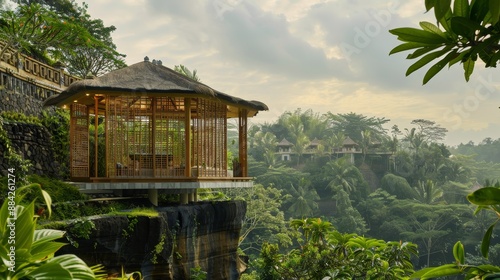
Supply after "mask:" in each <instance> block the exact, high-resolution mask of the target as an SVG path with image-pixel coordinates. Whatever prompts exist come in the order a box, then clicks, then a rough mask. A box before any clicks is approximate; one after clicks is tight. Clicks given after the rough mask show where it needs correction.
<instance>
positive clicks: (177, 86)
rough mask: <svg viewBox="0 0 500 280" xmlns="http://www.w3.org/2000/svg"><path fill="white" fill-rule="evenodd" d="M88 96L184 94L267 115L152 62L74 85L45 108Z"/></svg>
mask: <svg viewBox="0 0 500 280" xmlns="http://www.w3.org/2000/svg"><path fill="white" fill-rule="evenodd" d="M89 92H100V93H102V92H114V93H120V94H124V95H127V94H148V95H152V96H154V95H156V94H158V95H161V94H169V93H175V94H182V95H186V96H189V95H198V96H199V95H202V96H207V97H215V98H218V99H220V100H223V101H225V102H228V103H230V104H232V105H235V106H238V107H249V108H250V109H252V110H255V111H266V110H268V107H267V106H266V105H265V104H264V103H262V102H259V101H248V100H244V99H241V98H237V97H233V96H230V95H227V94H225V93H222V92H220V91H217V90H215V89H213V88H211V87H209V86H207V85H205V84H202V83H200V82H196V81H194V80H192V79H190V78H188V77H186V76H184V75H182V74H179V73H177V72H175V71H174V70H172V69H170V68H167V67H165V66H162V65H159V64H155V63H151V62H149V61H143V62H139V63H136V64H133V65H130V66H128V67H125V68H122V69H118V70H115V71H112V72H109V73H107V74H105V75H103V76H101V77H98V78H95V79H85V80H80V81H77V82H74V83H72V84H71V85H70V86H69V87H68V88H67V89H66V90H65V91H63V92H62V93H60V94H59V95H55V96H52V97H50V98H48V99H47V100H46V101H45V104H44V106H52V105H56V106H61V105H65V104H70V103H71V102H73V99H75V97H77V96H81V95H82V94H84V93H89Z"/></svg>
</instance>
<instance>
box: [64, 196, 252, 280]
mask: <svg viewBox="0 0 500 280" xmlns="http://www.w3.org/2000/svg"><path fill="white" fill-rule="evenodd" d="M158 211H159V215H158V217H147V216H132V215H129V216H126V215H118V216H100V217H91V218H90V219H91V220H92V221H93V223H94V224H95V229H94V230H93V231H92V232H91V234H90V238H89V239H84V238H79V239H78V238H73V239H74V240H75V241H76V242H77V243H78V244H79V246H78V248H75V247H74V246H71V245H67V246H65V247H63V248H62V249H61V250H60V251H59V252H58V254H67V253H72V254H76V255H78V256H79V257H80V258H82V259H83V260H84V261H86V262H87V264H89V265H95V264H103V265H104V266H105V267H106V268H107V269H112V270H115V271H117V272H119V271H121V267H124V268H125V270H126V271H127V272H132V271H140V272H141V273H142V275H143V277H144V279H147V280H151V279H189V278H190V275H191V269H195V268H199V269H201V271H204V272H206V273H207V279H239V275H240V273H241V272H242V269H243V268H244V265H243V264H242V262H241V261H240V259H239V257H238V254H237V248H238V239H239V234H240V229H241V226H242V221H243V219H244V216H245V213H246V203H245V202H244V201H228V202H205V203H196V204H190V205H179V206H175V207H174V206H173V207H160V208H158ZM68 232H70V235H71V233H72V232H76V231H75V230H74V229H71V227H70V228H68Z"/></svg>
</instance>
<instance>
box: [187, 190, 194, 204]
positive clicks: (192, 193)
mask: <svg viewBox="0 0 500 280" xmlns="http://www.w3.org/2000/svg"><path fill="white" fill-rule="evenodd" d="M188 200H189V202H193V201H194V192H189V194H188Z"/></svg>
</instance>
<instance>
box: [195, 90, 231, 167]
mask: <svg viewBox="0 0 500 280" xmlns="http://www.w3.org/2000/svg"><path fill="white" fill-rule="evenodd" d="M194 104H195V107H196V115H195V116H194V119H193V162H192V166H193V169H194V170H193V171H194V172H193V175H195V176H196V175H197V176H198V177H227V152H226V150H227V140H226V138H227V137H226V136H227V135H226V134H227V119H226V115H227V113H226V106H225V105H224V104H221V103H219V102H216V101H211V100H206V99H201V98H198V99H197V100H195V102H194Z"/></svg>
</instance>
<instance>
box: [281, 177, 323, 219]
mask: <svg viewBox="0 0 500 280" xmlns="http://www.w3.org/2000/svg"><path fill="white" fill-rule="evenodd" d="M289 192H290V194H291V196H292V197H291V198H290V199H289V201H292V205H290V207H289V208H288V212H289V213H290V214H291V215H292V216H293V217H297V216H298V217H301V218H303V217H308V216H312V215H313V214H314V211H316V210H317V209H318V203H316V200H319V196H318V193H317V192H316V190H315V189H314V188H311V184H310V182H309V181H307V180H306V179H305V178H302V179H300V181H299V185H298V186H297V187H294V186H293V184H291V186H290V190H289Z"/></svg>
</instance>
